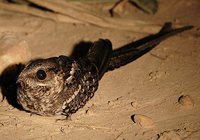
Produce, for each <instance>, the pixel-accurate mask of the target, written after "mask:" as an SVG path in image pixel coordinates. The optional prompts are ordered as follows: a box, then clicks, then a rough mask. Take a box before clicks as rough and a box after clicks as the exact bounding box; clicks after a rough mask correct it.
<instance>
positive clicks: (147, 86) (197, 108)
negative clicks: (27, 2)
mask: <svg viewBox="0 0 200 140" xmlns="http://www.w3.org/2000/svg"><path fill="white" fill-rule="evenodd" d="M89 6H91V7H92V8H94V5H92V4H91V5H89ZM95 6H98V8H97V12H99V14H102V15H104V16H109V15H108V14H107V13H106V10H107V8H108V5H104V4H103V5H102V4H99V5H95ZM126 7H127V10H125V11H121V10H119V12H118V15H117V16H116V17H115V18H121V19H124V20H126V19H129V21H132V22H134V21H135V20H141V21H143V22H150V23H153V24H156V25H159V26H161V25H162V24H163V23H164V22H166V21H172V22H173V23H174V24H175V25H188V24H191V25H194V26H195V28H194V29H192V30H191V31H187V32H185V33H182V34H180V35H177V36H175V37H172V38H170V39H168V40H166V41H164V42H162V43H161V44H160V45H159V46H158V47H156V48H155V49H153V50H152V51H151V52H150V53H147V54H146V55H144V56H143V57H141V58H139V59H137V60H136V61H134V62H133V63H131V64H128V65H126V66H124V67H122V68H120V69H117V70H115V71H112V72H109V73H107V74H106V75H105V76H104V77H103V79H102V80H101V82H100V86H99V89H98V91H97V92H96V95H95V96H94V97H93V99H92V100H90V101H89V102H88V104H87V105H86V106H85V107H84V108H83V109H81V110H79V111H78V112H77V113H76V114H74V115H73V116H72V118H71V120H64V121H56V118H54V117H41V116H37V115H32V116H30V114H29V113H26V112H23V111H19V110H17V109H15V108H13V107H12V106H11V105H9V104H8V103H7V101H6V100H4V101H3V102H1V103H0V139H1V140H4V139H6V140H8V139H15V140H16V139H38V140H39V139H41V140H42V139H47V140H51V139H70V140H79V139H82V140H88V139H97V140H98V139H99V140H103V139H105V140H122V139H125V140H133V139H135V140H140V139H141V140H146V139H152V140H155V139H165V140H173V139H175V140H179V139H185V140H199V139H200V86H199V85H200V76H198V75H199V74H200V62H199V60H200V47H199V44H200V39H199V37H200V9H199V7H200V3H199V0H190V1H187V0H181V1H180V0H168V1H164V0H163V1H160V7H159V11H158V12H157V13H156V14H155V15H147V14H145V13H143V12H141V11H138V10H137V9H136V8H134V7H132V6H130V5H126ZM149 30H151V29H149ZM3 32H13V33H15V34H16V35H17V36H19V37H20V38H22V39H25V40H26V41H27V42H28V44H29V46H30V49H31V51H32V54H33V59H34V58H38V57H42V58H46V57H50V56H58V55H61V54H64V55H69V54H70V53H71V50H72V49H73V46H74V45H75V44H77V43H79V42H80V41H81V40H85V41H95V40H97V39H99V38H108V39H110V40H111V41H112V42H113V46H114V48H117V47H120V46H122V45H124V44H126V43H128V42H130V41H133V40H137V39H139V38H141V37H144V36H146V35H147V33H139V32H133V31H127V30H118V29H108V28H101V27H95V26H91V25H82V24H70V23H69V24H67V23H58V22H54V21H51V20H46V19H42V18H39V17H34V16H30V15H26V14H21V13H16V12H10V11H6V10H0V34H1V33H3ZM155 56H159V57H155ZM181 95H189V96H190V97H191V98H192V100H193V102H194V107H193V108H187V107H184V106H182V105H180V104H179V103H178V98H179V97H180V96H181ZM134 114H142V115H145V116H148V117H150V118H151V119H152V120H153V121H154V125H153V126H152V127H150V128H143V127H141V126H139V125H137V124H136V123H134V122H133V121H132V119H131V116H132V115H134Z"/></svg>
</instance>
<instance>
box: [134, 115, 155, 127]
mask: <svg viewBox="0 0 200 140" xmlns="http://www.w3.org/2000/svg"><path fill="white" fill-rule="evenodd" d="M131 118H132V120H133V122H134V123H136V124H137V125H139V126H141V127H143V128H151V127H153V126H154V122H153V120H152V119H151V118H150V117H147V116H145V115H140V114H135V115H133V116H131Z"/></svg>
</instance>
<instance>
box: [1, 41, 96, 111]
mask: <svg viewBox="0 0 200 140" xmlns="http://www.w3.org/2000/svg"><path fill="white" fill-rule="evenodd" d="M92 44H93V43H92V42H87V41H81V42H79V43H77V44H75V45H74V47H73V51H72V53H71V55H70V57H72V58H73V59H75V60H77V59H80V58H82V57H84V56H85V55H86V54H87V52H88V50H89V48H90V47H91V45H92ZM24 66H25V65H24V64H13V65H10V66H8V67H7V68H5V69H4V70H3V72H2V73H1V75H0V87H1V93H2V96H3V99H2V101H3V100H4V99H6V100H7V101H8V103H9V104H10V105H12V106H13V107H15V108H17V109H19V110H23V109H22V107H21V106H20V105H19V104H18V102H17V79H18V76H19V74H20V73H21V71H22V70H23V68H24Z"/></svg>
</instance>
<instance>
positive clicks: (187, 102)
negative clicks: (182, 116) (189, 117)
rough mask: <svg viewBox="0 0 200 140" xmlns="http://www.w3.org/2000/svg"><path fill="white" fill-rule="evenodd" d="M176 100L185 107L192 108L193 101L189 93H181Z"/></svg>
mask: <svg viewBox="0 0 200 140" xmlns="http://www.w3.org/2000/svg"><path fill="white" fill-rule="evenodd" d="M178 102H179V103H180V104H181V105H182V106H185V107H187V108H193V107H194V102H193V100H192V99H191V97H190V96H189V95H182V96H180V97H179V98H178Z"/></svg>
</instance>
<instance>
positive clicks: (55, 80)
mask: <svg viewBox="0 0 200 140" xmlns="http://www.w3.org/2000/svg"><path fill="white" fill-rule="evenodd" d="M171 26H172V25H171V23H166V24H165V25H164V26H163V28H162V29H161V30H160V32H158V33H157V34H154V35H150V36H148V37H145V38H143V39H140V40H138V41H136V42H132V43H130V44H127V45H124V46H123V47H121V48H119V49H116V50H112V44H111V42H110V41H109V40H107V39H100V40H98V41H96V42H94V43H93V45H92V46H91V47H90V48H89V51H88V52H87V54H86V55H85V56H84V57H81V58H79V59H73V58H72V57H67V56H59V57H52V58H48V59H39V60H35V61H31V62H29V63H28V64H27V65H26V66H25V68H24V69H23V70H22V72H21V73H20V75H19V77H18V80H17V83H18V89H17V102H18V103H19V105H21V106H22V108H23V109H24V110H26V111H29V112H32V113H36V114H39V115H45V116H54V115H65V116H70V115H71V114H73V113H75V112H76V111H77V110H78V109H80V108H82V107H83V106H84V105H85V104H86V102H87V101H88V100H89V99H91V98H92V97H93V96H94V93H95V91H96V90H97V88H98V84H99V81H100V79H101V78H102V76H103V75H104V74H105V73H106V72H107V71H110V70H113V69H115V68H119V67H121V66H123V65H126V64H128V63H129V62H132V61H133V60H135V59H137V58H139V57H140V56H142V55H143V54H145V53H147V52H149V51H150V50H151V49H153V48H154V47H155V46H156V45H158V44H159V43H160V42H161V41H162V40H164V39H166V38H168V37H170V36H172V35H175V34H177V33H180V32H183V31H185V30H188V29H191V28H192V26H185V27H181V28H177V29H172V27H171Z"/></svg>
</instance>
